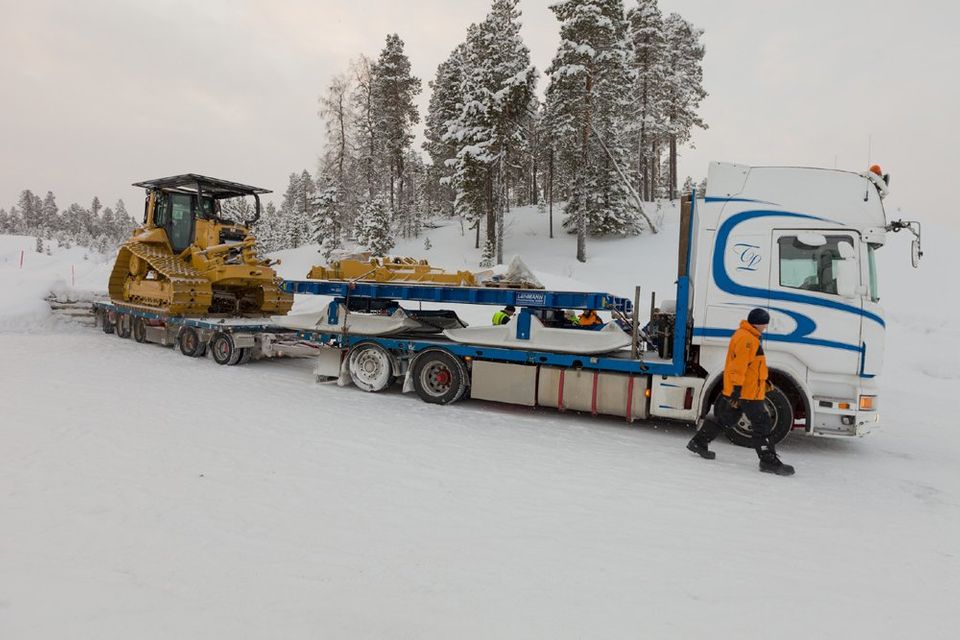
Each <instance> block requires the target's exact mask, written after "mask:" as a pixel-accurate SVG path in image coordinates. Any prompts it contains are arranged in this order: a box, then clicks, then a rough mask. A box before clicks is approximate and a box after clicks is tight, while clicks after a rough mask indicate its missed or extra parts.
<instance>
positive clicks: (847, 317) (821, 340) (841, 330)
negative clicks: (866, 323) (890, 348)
mask: <svg viewBox="0 0 960 640" xmlns="http://www.w3.org/2000/svg"><path fill="white" fill-rule="evenodd" d="M841 243H847V246H843V247H841V246H840V245H841ZM850 247H852V249H853V255H854V256H858V255H859V251H860V238H859V234H857V233H856V232H853V231H834V230H830V231H817V230H803V229H793V230H784V229H777V230H774V232H773V246H772V255H774V256H776V258H775V260H774V264H773V265H772V268H771V270H770V280H771V282H770V311H771V313H770V316H771V321H770V327H769V329H768V331H767V334H766V341H767V343H768V344H769V345H770V346H769V347H768V349H769V350H773V349H776V350H778V351H783V352H786V353H788V354H791V355H793V356H795V357H796V358H798V359H799V360H800V361H802V362H803V363H804V364H805V365H806V366H807V368H808V369H810V370H812V371H816V372H819V373H836V374H846V375H850V374H853V375H856V374H857V373H859V372H860V366H861V353H862V348H861V342H860V334H861V317H862V301H861V299H860V298H859V296H856V297H853V298H848V297H844V296H842V295H840V294H841V293H842V292H839V291H838V286H837V284H838V283H837V278H838V276H839V275H840V270H841V265H840V263H841V262H843V260H844V258H843V255H844V254H847V253H850ZM854 259H855V258H854ZM856 273H857V274H859V273H860V270H859V267H858V268H857V270H856ZM858 278H859V276H858Z"/></svg>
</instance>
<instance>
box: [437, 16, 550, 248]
mask: <svg viewBox="0 0 960 640" xmlns="http://www.w3.org/2000/svg"><path fill="white" fill-rule="evenodd" d="M517 4H518V0H494V2H493V3H492V5H491V8H490V13H488V14H487V16H486V18H485V19H484V20H483V22H481V23H480V24H477V25H471V26H470V28H469V29H468V30H467V40H466V42H465V43H464V45H465V47H464V50H463V57H462V59H463V65H462V71H461V73H462V75H461V85H460V87H461V88H460V109H459V114H458V115H457V117H456V118H454V119H452V120H448V122H447V133H446V135H445V136H444V137H443V140H444V141H445V142H451V143H453V144H455V145H456V147H457V153H456V156H455V158H454V160H455V161H454V176H453V182H454V185H455V187H456V189H457V203H458V208H459V209H460V210H463V211H469V212H470V214H471V217H473V218H474V219H479V218H480V216H483V218H484V220H485V222H486V225H485V226H486V241H485V243H484V250H483V262H482V264H486V265H490V264H493V262H494V261H496V262H503V231H504V229H503V216H504V212H505V210H506V209H508V208H509V206H510V185H509V179H510V175H511V168H510V160H511V157H512V155H514V154H516V153H518V151H520V150H521V149H523V148H524V146H525V144H526V136H527V132H528V131H529V129H528V127H526V126H525V125H526V123H527V122H528V121H529V119H530V118H531V117H532V116H533V114H532V113H531V112H530V104H531V99H532V96H533V94H534V87H535V83H536V69H535V68H534V67H533V66H532V65H531V64H530V52H529V49H527V47H526V45H525V44H524V43H523V39H522V38H521V37H520V11H519V9H518V8H517Z"/></svg>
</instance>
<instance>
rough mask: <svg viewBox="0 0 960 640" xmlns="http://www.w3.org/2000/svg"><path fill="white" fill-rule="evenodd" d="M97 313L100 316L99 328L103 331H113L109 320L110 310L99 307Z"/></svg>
mask: <svg viewBox="0 0 960 640" xmlns="http://www.w3.org/2000/svg"><path fill="white" fill-rule="evenodd" d="M97 315H98V316H99V317H100V328H101V329H103V332H104V333H113V323H112V322H110V312H109V311H107V310H106V309H100V310H99V311H98V312H97Z"/></svg>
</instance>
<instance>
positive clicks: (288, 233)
mask: <svg viewBox="0 0 960 640" xmlns="http://www.w3.org/2000/svg"><path fill="white" fill-rule="evenodd" d="M316 190H317V187H316V183H314V181H313V178H312V177H311V176H310V172H309V171H307V170H306V169H304V170H303V171H302V172H301V173H300V174H297V173H291V174H290V182H289V183H288V184H287V190H286V191H285V192H284V194H283V200H282V202H281V204H280V210H279V212H278V215H279V221H278V227H279V234H278V235H279V237H280V242H279V247H278V248H279V249H295V248H297V247H299V246H302V245H304V244H306V243H307V242H308V241H309V236H310V224H311V221H312V220H313V206H314V204H313V203H314V198H315V196H316Z"/></svg>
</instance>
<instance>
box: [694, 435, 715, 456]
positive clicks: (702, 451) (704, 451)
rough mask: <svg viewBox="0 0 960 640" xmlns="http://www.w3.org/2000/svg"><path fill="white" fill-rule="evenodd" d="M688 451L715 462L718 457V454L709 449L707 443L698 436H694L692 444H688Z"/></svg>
mask: <svg viewBox="0 0 960 640" xmlns="http://www.w3.org/2000/svg"><path fill="white" fill-rule="evenodd" d="M687 449H689V450H690V451H693V452H694V453H695V454H697V455H698V456H700V457H701V458H706V459H707V460H713V459H714V458H716V457H717V454H716V453H714V452H713V451H710V449H708V448H707V443H706V442H703V441H702V440H700V438H698V437H697V436H693V438H692V439H691V440H690V442H688V443H687Z"/></svg>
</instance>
